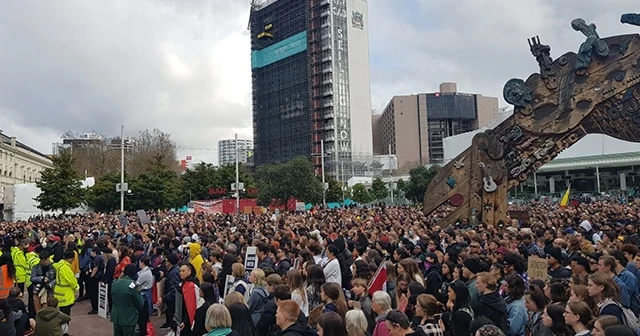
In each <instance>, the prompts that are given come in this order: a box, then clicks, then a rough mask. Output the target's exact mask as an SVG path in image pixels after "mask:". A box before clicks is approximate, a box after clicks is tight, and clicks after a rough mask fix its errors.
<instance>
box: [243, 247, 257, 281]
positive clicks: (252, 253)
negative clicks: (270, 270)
mask: <svg viewBox="0 0 640 336" xmlns="http://www.w3.org/2000/svg"><path fill="white" fill-rule="evenodd" d="M256 252H258V249H257V248H256V247H255V246H249V247H247V253H246V254H245V256H244V268H245V269H246V270H247V274H249V273H251V271H253V269H254V268H256V267H258V265H257V263H258V256H257V255H256Z"/></svg>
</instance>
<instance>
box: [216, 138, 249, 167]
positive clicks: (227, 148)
mask: <svg viewBox="0 0 640 336" xmlns="http://www.w3.org/2000/svg"><path fill="white" fill-rule="evenodd" d="M237 144H238V162H239V163H247V162H248V161H249V160H250V159H251V156H252V155H253V142H252V141H251V140H246V139H238V142H237ZM229 164H236V140H235V139H224V140H220V141H218V165H219V166H224V165H229Z"/></svg>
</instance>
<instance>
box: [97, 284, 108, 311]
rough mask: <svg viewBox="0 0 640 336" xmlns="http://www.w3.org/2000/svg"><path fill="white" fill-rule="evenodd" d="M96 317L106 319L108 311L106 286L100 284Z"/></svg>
mask: <svg viewBox="0 0 640 336" xmlns="http://www.w3.org/2000/svg"><path fill="white" fill-rule="evenodd" d="M98 287H99V288H98V316H100V317H102V318H105V319H106V318H107V312H108V311H109V297H108V296H107V291H108V290H107V284H106V283H104V282H100V283H99V285H98Z"/></svg>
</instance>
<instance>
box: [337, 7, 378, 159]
mask: <svg viewBox="0 0 640 336" xmlns="http://www.w3.org/2000/svg"><path fill="white" fill-rule="evenodd" d="M347 15H348V17H347V19H348V29H347V50H348V51H349V70H348V71H349V97H350V98H349V101H350V105H351V106H350V111H351V153H352V157H353V159H354V161H356V160H357V158H358V157H368V156H371V155H373V136H372V129H371V78H370V64H369V24H370V22H369V9H368V4H367V0H348V1H347ZM337 47H340V46H339V45H338V46H337ZM336 70H338V71H339V69H336Z"/></svg>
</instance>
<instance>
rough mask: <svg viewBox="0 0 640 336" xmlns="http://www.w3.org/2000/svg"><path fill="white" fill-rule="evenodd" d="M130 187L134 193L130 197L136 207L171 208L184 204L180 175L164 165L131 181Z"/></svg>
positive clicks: (148, 208)
mask: <svg viewBox="0 0 640 336" xmlns="http://www.w3.org/2000/svg"><path fill="white" fill-rule="evenodd" d="M130 189H131V191H132V193H133V195H131V196H129V197H128V199H129V200H131V202H132V206H133V207H134V208H136V209H145V210H155V209H170V208H176V207H179V206H181V205H183V204H184V202H183V200H184V193H183V190H182V188H180V180H179V179H178V175H177V174H176V172H174V171H172V170H170V169H167V168H164V167H158V168H156V169H154V170H152V171H150V172H148V173H144V174H141V175H140V176H138V178H137V179H135V180H133V181H132V182H131V187H130Z"/></svg>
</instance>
